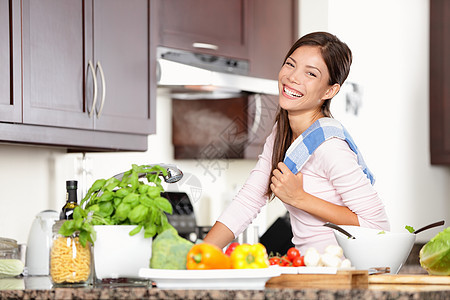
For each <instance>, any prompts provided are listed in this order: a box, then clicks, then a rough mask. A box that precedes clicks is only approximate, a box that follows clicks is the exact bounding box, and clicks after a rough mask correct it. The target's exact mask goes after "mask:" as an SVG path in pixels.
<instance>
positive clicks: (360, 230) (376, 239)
mask: <svg viewBox="0 0 450 300" xmlns="http://www.w3.org/2000/svg"><path fill="white" fill-rule="evenodd" d="M340 227H342V228H343V229H345V230H346V231H348V232H349V233H350V234H352V235H353V236H354V237H355V239H350V238H348V237H347V236H346V235H344V234H342V233H340V232H338V231H336V230H333V232H334V235H335V237H336V240H337V242H338V244H339V246H341V248H342V250H344V256H345V257H346V258H348V259H350V261H351V262H352V265H353V266H355V268H356V269H363V270H367V269H370V268H373V267H390V268H391V273H392V274H397V273H398V271H399V270H400V268H401V267H402V265H403V263H404V262H405V261H406V259H407V258H408V255H409V253H410V252H411V249H412V247H413V245H414V242H415V240H416V235H415V234H412V233H409V232H407V231H406V229H405V232H391V231H382V230H379V229H371V228H364V227H359V226H340Z"/></svg>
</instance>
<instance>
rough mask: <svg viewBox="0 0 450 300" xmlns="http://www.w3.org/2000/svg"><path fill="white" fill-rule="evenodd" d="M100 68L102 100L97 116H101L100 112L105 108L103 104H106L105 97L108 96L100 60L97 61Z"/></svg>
mask: <svg viewBox="0 0 450 300" xmlns="http://www.w3.org/2000/svg"><path fill="white" fill-rule="evenodd" d="M97 67H98V70H99V71H100V78H101V79H102V102H100V108H99V109H98V111H97V118H100V114H101V113H102V110H103V105H104V104H105V98H106V87H105V84H106V83H105V73H103V68H102V65H101V64H100V61H98V62H97Z"/></svg>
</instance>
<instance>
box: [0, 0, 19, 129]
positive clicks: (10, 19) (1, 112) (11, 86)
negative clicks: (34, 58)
mask: <svg viewBox="0 0 450 300" xmlns="http://www.w3.org/2000/svg"><path fill="white" fill-rule="evenodd" d="M20 28H21V27H20V2H19V0H0V120H2V121H6V122H22V102H21V98H22V96H21V68H20V51H21V46H20Z"/></svg>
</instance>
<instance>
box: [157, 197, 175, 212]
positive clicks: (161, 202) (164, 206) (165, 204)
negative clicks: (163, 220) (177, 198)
mask: <svg viewBox="0 0 450 300" xmlns="http://www.w3.org/2000/svg"><path fill="white" fill-rule="evenodd" d="M155 205H156V207H158V208H159V209H161V210H162V211H164V212H166V213H168V214H172V212H173V207H172V204H170V202H169V200H167V199H166V198H164V197H156V198H155Z"/></svg>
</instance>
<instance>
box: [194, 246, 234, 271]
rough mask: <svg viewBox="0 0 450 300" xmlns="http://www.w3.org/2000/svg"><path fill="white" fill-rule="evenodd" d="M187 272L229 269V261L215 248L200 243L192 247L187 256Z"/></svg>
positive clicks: (228, 258)
mask: <svg viewBox="0 0 450 300" xmlns="http://www.w3.org/2000/svg"><path fill="white" fill-rule="evenodd" d="M186 268H187V269H188V270H210V269H231V259H230V257H228V256H227V255H225V254H224V253H223V252H222V250H221V249H219V248H218V247H217V246H215V245H212V244H209V243H201V244H196V245H194V246H192V248H191V250H190V251H189V252H188V254H187V263H186Z"/></svg>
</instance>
